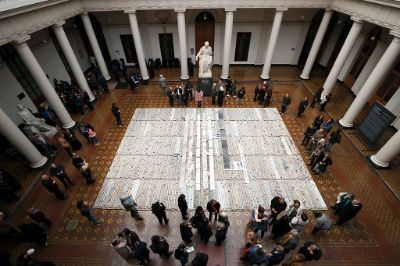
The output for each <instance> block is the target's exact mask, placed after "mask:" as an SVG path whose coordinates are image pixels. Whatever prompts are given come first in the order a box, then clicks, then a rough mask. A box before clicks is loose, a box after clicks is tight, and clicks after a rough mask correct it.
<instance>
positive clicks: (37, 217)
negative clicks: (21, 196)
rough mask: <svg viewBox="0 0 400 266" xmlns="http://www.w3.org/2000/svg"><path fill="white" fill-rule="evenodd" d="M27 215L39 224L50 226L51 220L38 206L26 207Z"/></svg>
mask: <svg viewBox="0 0 400 266" xmlns="http://www.w3.org/2000/svg"><path fill="white" fill-rule="evenodd" d="M27 212H28V216H29V217H30V218H31V219H32V220H34V221H35V222H37V223H39V224H41V223H43V224H44V225H45V226H46V227H47V228H50V227H51V226H52V224H53V223H52V222H51V221H50V220H49V219H48V218H47V217H46V215H45V214H44V213H43V212H42V211H41V210H39V209H38V208H35V207H32V208H29V209H27Z"/></svg>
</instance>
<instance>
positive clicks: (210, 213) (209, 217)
mask: <svg viewBox="0 0 400 266" xmlns="http://www.w3.org/2000/svg"><path fill="white" fill-rule="evenodd" d="M213 213H214V214H215V221H217V217H218V213H217V212H209V215H208V220H209V221H210V222H211V220H212V219H211V218H212V214H213Z"/></svg>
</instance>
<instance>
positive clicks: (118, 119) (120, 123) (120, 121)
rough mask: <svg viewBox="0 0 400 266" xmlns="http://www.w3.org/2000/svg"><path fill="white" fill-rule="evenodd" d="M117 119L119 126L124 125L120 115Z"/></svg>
mask: <svg viewBox="0 0 400 266" xmlns="http://www.w3.org/2000/svg"><path fill="white" fill-rule="evenodd" d="M115 119H116V120H117V124H118V126H120V125H122V120H121V116H120V115H117V116H115Z"/></svg>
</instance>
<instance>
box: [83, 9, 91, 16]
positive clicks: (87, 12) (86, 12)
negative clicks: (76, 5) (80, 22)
mask: <svg viewBox="0 0 400 266" xmlns="http://www.w3.org/2000/svg"><path fill="white" fill-rule="evenodd" d="M87 15H89V11H86V10H85V11H83V12H82V13H81V16H87Z"/></svg>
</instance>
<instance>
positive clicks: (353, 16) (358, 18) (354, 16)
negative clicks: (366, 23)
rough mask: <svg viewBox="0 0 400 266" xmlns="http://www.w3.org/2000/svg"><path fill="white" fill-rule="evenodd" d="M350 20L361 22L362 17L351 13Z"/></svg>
mask: <svg viewBox="0 0 400 266" xmlns="http://www.w3.org/2000/svg"><path fill="white" fill-rule="evenodd" d="M351 20H352V21H354V22H357V23H362V22H363V20H362V18H360V17H359V16H356V15H352V16H351Z"/></svg>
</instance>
